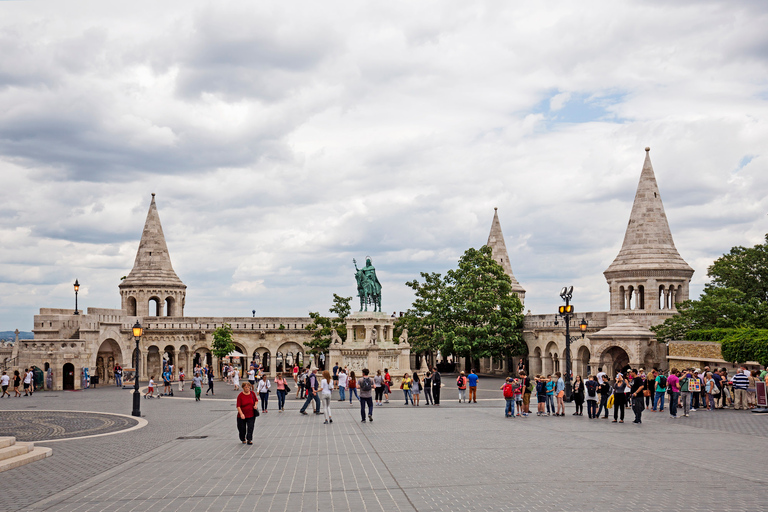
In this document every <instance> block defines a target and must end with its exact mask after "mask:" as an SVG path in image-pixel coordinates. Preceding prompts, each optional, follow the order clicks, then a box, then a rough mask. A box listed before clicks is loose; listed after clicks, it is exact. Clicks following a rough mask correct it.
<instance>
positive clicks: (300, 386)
mask: <svg viewBox="0 0 768 512" xmlns="http://www.w3.org/2000/svg"><path fill="white" fill-rule="evenodd" d="M306 371H307V370H306V369H302V370H301V373H300V374H299V375H298V377H297V378H298V380H297V381H296V398H304V381H305V380H306V378H307V373H306Z"/></svg>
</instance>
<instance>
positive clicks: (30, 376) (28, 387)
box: [0, 368, 35, 398]
mask: <svg viewBox="0 0 768 512" xmlns="http://www.w3.org/2000/svg"><path fill="white" fill-rule="evenodd" d="M22 373H23V376H22ZM11 382H13V396H15V397H16V398H19V397H22V396H32V393H34V392H35V373H34V370H33V369H32V368H24V371H23V372H21V373H20V372H19V370H14V372H13V378H11V376H10V375H8V373H7V372H3V374H2V375H0V387H1V388H2V390H3V394H2V395H0V398H5V397H6V395H7V396H8V398H11V393H10V392H9V391H8V388H9V387H11ZM22 383H23V384H24V394H23V395H22V394H21V391H20V390H19V387H20V386H21V385H22Z"/></svg>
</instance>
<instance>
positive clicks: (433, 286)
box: [395, 272, 446, 354]
mask: <svg viewBox="0 0 768 512" xmlns="http://www.w3.org/2000/svg"><path fill="white" fill-rule="evenodd" d="M421 277H422V278H423V279H424V282H423V283H422V282H419V281H418V280H417V279H414V280H413V281H409V282H407V283H405V284H406V286H408V287H410V288H411V289H413V291H414V295H415V296H416V299H415V300H414V301H413V305H412V306H411V308H409V309H408V310H407V311H406V312H405V314H404V315H403V316H402V317H400V318H398V319H397V321H396V322H395V337H396V338H397V337H399V336H400V333H401V332H402V331H403V329H404V328H407V329H408V343H410V344H411V352H414V353H418V354H421V353H424V352H429V353H434V352H435V351H436V350H439V349H440V347H441V345H442V343H443V342H444V339H443V336H442V325H443V323H444V322H445V319H446V309H445V305H446V302H445V282H444V281H443V278H442V277H441V276H440V274H437V273H435V272H432V273H430V274H428V273H426V272H421Z"/></svg>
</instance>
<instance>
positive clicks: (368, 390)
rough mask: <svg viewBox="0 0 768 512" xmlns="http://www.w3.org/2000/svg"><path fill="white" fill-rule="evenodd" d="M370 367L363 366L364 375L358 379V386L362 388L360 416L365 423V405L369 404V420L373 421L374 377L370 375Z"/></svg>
mask: <svg viewBox="0 0 768 512" xmlns="http://www.w3.org/2000/svg"><path fill="white" fill-rule="evenodd" d="M368 373H369V372H368V368H363V377H362V378H361V379H358V381H357V387H358V388H360V416H361V417H362V418H363V419H362V421H361V423H365V406H366V405H368V421H373V396H372V395H373V379H371V378H370V377H368Z"/></svg>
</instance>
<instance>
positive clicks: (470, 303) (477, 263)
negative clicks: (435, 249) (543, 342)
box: [438, 246, 528, 360]
mask: <svg viewBox="0 0 768 512" xmlns="http://www.w3.org/2000/svg"><path fill="white" fill-rule="evenodd" d="M444 297H445V299H444V300H445V302H446V306H447V307H446V312H445V321H444V322H442V325H441V328H440V329H439V331H438V336H441V337H442V338H443V339H444V340H445V341H444V344H443V351H444V353H454V354H457V355H459V356H466V357H469V358H470V360H474V359H475V358H480V357H506V356H513V355H524V354H526V353H527V350H528V348H527V345H526V344H525V342H524V341H523V337H522V326H523V315H522V311H523V304H522V302H521V301H520V299H519V298H518V297H517V295H516V294H513V293H512V283H511V281H510V279H509V276H508V275H507V274H506V273H505V272H504V269H503V268H502V267H501V265H499V264H498V263H497V262H496V261H494V259H493V257H492V255H491V248H490V247H488V246H483V247H481V248H480V249H479V250H478V249H474V248H470V249H467V251H466V252H465V253H464V255H463V256H462V257H461V259H459V266H458V268H457V269H453V270H449V271H448V273H447V275H446V277H445V293H444Z"/></svg>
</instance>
